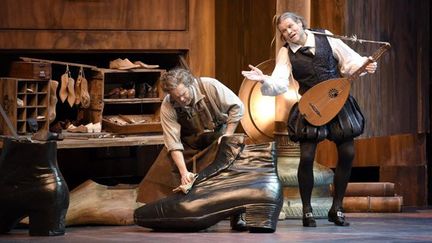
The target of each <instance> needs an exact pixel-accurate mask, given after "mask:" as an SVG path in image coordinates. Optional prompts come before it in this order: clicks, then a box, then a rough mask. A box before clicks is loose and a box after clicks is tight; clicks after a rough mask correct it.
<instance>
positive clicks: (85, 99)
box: [80, 67, 90, 108]
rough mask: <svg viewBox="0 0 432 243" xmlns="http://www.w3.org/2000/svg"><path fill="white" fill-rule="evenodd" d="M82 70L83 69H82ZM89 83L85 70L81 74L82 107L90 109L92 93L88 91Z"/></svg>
mask: <svg viewBox="0 0 432 243" xmlns="http://www.w3.org/2000/svg"><path fill="white" fill-rule="evenodd" d="M81 69H82V67H81ZM88 89H89V88H88V81H87V79H86V77H85V74H84V70H83V71H82V73H81V92H80V93H81V98H80V100H81V107H82V108H89V107H90V93H89V90H88Z"/></svg>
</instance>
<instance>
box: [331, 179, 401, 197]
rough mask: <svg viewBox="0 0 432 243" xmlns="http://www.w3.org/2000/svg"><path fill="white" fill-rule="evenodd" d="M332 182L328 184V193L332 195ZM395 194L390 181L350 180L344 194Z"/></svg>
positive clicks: (377, 195)
mask: <svg viewBox="0 0 432 243" xmlns="http://www.w3.org/2000/svg"><path fill="white" fill-rule="evenodd" d="M333 190H334V188H333V184H330V194H331V195H333ZM394 195H395V188H394V183H391V182H350V183H348V186H347V189H346V191H345V196H346V197H349V196H352V197H358V196H371V197H388V196H390V197H391V196H394Z"/></svg>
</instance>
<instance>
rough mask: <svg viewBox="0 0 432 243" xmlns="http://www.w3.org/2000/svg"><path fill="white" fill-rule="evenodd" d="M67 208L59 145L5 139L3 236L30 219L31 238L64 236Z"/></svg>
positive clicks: (0, 207) (0, 198)
mask: <svg viewBox="0 0 432 243" xmlns="http://www.w3.org/2000/svg"><path fill="white" fill-rule="evenodd" d="M68 206H69V190H68V187H67V185H66V182H65V180H64V178H63V176H62V174H61V173H60V170H59V169H58V165H57V143H56V142H55V141H48V142H32V141H30V140H18V139H12V138H5V139H4V141H3V148H2V153H1V158H0V233H2V234H3V233H7V232H9V231H10V230H11V229H13V228H14V227H15V226H16V224H17V223H18V222H20V221H21V219H23V218H24V217H27V216H29V222H30V225H29V233H30V235H32V236H33V235H34V236H36V235H37V236H55V235H63V234H64V233H65V215H66V212H67V209H68Z"/></svg>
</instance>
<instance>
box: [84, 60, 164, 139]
mask: <svg viewBox="0 0 432 243" xmlns="http://www.w3.org/2000/svg"><path fill="white" fill-rule="evenodd" d="M163 72H165V69H132V70H127V71H125V70H117V69H100V73H99V75H98V76H97V77H95V79H94V80H93V81H95V82H99V83H100V85H99V86H100V87H101V90H103V97H104V98H103V103H104V109H103V112H102V127H103V129H104V130H105V131H107V132H112V133H120V134H139V133H149V132H162V127H161V124H160V117H159V111H160V105H161V102H162V99H163V92H162V90H161V88H160V87H159V83H158V79H159V77H160V75H161V74H162V73H163Z"/></svg>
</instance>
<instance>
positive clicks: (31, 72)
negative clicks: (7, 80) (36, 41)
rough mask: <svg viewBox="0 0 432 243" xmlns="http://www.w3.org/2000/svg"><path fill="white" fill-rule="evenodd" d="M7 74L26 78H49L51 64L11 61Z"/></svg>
mask: <svg viewBox="0 0 432 243" xmlns="http://www.w3.org/2000/svg"><path fill="white" fill-rule="evenodd" d="M9 76H11V77H16V78H27V79H44V80H49V79H51V64H50V63H44V62H23V61H16V62H12V65H11V69H10V73H9Z"/></svg>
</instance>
